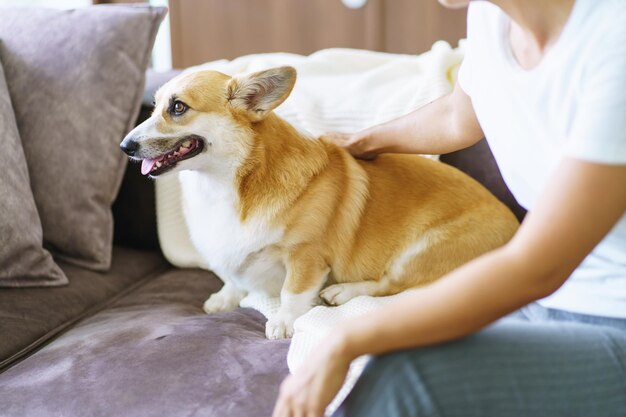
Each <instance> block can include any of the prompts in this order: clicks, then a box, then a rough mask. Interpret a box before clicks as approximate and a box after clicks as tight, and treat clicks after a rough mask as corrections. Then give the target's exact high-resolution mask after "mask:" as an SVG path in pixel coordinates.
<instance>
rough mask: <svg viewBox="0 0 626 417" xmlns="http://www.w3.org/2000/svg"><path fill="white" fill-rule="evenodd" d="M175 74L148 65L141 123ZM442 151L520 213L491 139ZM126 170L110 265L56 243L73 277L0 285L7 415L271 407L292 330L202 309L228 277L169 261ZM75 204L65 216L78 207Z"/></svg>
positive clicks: (1, 386)
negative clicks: (279, 335) (86, 260)
mask: <svg viewBox="0 0 626 417" xmlns="http://www.w3.org/2000/svg"><path fill="white" fill-rule="evenodd" d="M2 37H3V35H2V30H1V28H0V40H1V39H2ZM0 52H2V50H1V49H0ZM0 58H2V54H1V53H0ZM176 74H177V72H176V71H172V72H168V73H161V74H157V73H153V72H148V73H147V79H146V81H145V88H142V91H141V92H142V96H143V100H142V99H141V97H139V99H138V101H137V102H136V103H135V104H134V105H133V106H132V108H130V109H128V110H127V113H128V117H132V118H133V119H135V122H134V124H138V123H140V122H142V121H143V120H145V119H146V118H147V117H148V116H149V114H150V112H151V101H152V99H151V96H152V94H153V93H154V91H155V89H156V88H157V87H158V86H159V85H161V84H162V83H164V82H165V81H167V80H168V79H170V78H171V77H173V76H175V75H176ZM141 85H143V80H142V82H141ZM9 87H10V86H9ZM12 97H14V95H12ZM16 113H17V112H16ZM137 113H138V117H136V118H135V115H137ZM18 116H19V114H18ZM24 131H25V129H23V125H20V133H22V132H24ZM122 137H123V134H120V135H119V138H118V141H121V139H122ZM27 156H28V153H27ZM440 159H441V161H442V162H443V163H447V164H450V165H453V166H455V167H457V168H459V169H460V170H462V171H464V172H466V173H468V174H469V175H471V176H472V177H474V178H475V179H477V180H478V181H479V182H481V183H482V184H484V185H485V186H486V187H487V188H488V189H490V190H491V191H492V192H493V193H494V194H495V195H496V196H497V197H498V198H500V199H501V200H502V201H503V202H505V203H506V204H507V205H508V206H509V207H510V208H511V209H512V211H513V212H514V213H515V214H516V215H517V216H518V218H519V219H520V220H521V219H522V218H523V216H524V214H525V213H524V210H523V208H521V207H520V206H519V205H517V203H516V202H515V200H514V198H513V197H512V195H511V194H510V192H509V191H508V189H507V188H506V185H505V184H504V182H503V180H502V178H501V176H500V174H499V171H498V168H497V165H496V163H495V161H494V159H493V156H492V155H491V153H490V151H489V148H488V145H487V143H486V142H485V141H484V140H483V141H481V142H479V143H477V144H476V145H474V146H472V147H469V148H467V149H464V150H461V151H458V152H454V153H451V154H447V155H442V156H441V158H440ZM118 169H119V171H120V172H114V173H111V175H118V174H119V175H120V178H121V185H120V186H119V187H117V189H116V193H115V198H114V201H113V202H112V206H111V207H110V209H111V213H112V224H113V238H112V247H111V248H110V260H109V263H108V266H107V267H105V268H94V267H93V266H84V265H79V264H78V263H77V262H75V261H73V260H71V259H69V258H66V257H63V256H58V255H57V254H56V252H55V250H54V247H53V246H49V247H50V252H51V253H52V255H53V257H54V261H55V263H56V265H57V266H58V267H59V268H60V270H61V271H62V273H63V274H64V276H65V277H67V284H65V285H60V286H44V287H42V286H22V287H13V288H11V287H2V288H0V416H2V417H5V416H6V417H17V416H168V417H169V416H241V417H247V416H250V417H263V416H270V415H271V412H272V408H273V404H274V401H275V399H276V395H277V393H278V387H279V384H280V382H281V381H282V380H283V378H284V377H285V376H286V375H287V374H288V368H287V362H286V356H287V351H288V348H289V340H268V339H266V337H265V332H264V330H265V318H264V316H263V315H261V314H260V313H259V312H257V311H255V310H252V309H246V308H240V309H237V310H234V311H230V312H223V313H216V314H211V315H207V314H206V313H204V312H203V310H202V304H203V302H204V300H205V299H206V298H208V296H209V295H210V294H211V293H213V292H216V291H218V290H219V289H220V287H221V285H222V282H221V281H220V280H219V278H218V277H217V276H215V275H214V274H213V273H211V272H209V271H205V270H199V269H181V268H176V267H174V266H172V265H170V264H169V263H168V262H167V261H166V260H165V258H164V256H163V254H162V253H161V250H160V244H159V239H158V234H157V221H156V210H155V191H154V184H153V183H152V182H151V181H149V180H147V179H146V178H145V177H142V176H141V175H140V173H139V169H138V167H137V166H136V165H133V164H130V165H126V164H122V165H121V166H120V167H119V168H118ZM63 174H64V175H65V174H67V172H65V173H63ZM74 174H75V175H76V176H80V173H79V172H76V173H74ZM31 180H34V179H33V178H31ZM52 180H54V178H52ZM69 207H70V209H69V211H67V209H66V212H65V214H66V216H67V217H68V218H70V219H76V218H80V217H81V216H82V215H81V214H80V213H79V212H78V211H77V212H74V211H73V208H72V206H71V205H70V206H69ZM76 210H78V208H77V209H76ZM40 213H42V210H40ZM4 215H5V214H4V213H0V216H4ZM44 226H45V224H44ZM43 235H44V241H45V236H46V227H44V234H43ZM0 239H6V236H4V237H0ZM4 243H6V244H8V246H10V245H11V241H5V242H4Z"/></svg>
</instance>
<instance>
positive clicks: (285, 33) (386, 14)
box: [169, 0, 465, 68]
mask: <svg viewBox="0 0 626 417" xmlns="http://www.w3.org/2000/svg"><path fill="white" fill-rule="evenodd" d="M169 5H170V24H171V40H172V63H173V66H174V67H177V68H183V67H187V66H189V65H195V64H199V63H202V62H206V61H210V60H215V59H221V58H226V59H232V58H235V57H237V56H240V55H245V54H251V53H261V52H293V53H300V54H309V53H312V52H314V51H316V50H319V49H322V48H330V47H348V48H364V49H371V50H377V51H388V52H398V53H417V52H422V51H424V50H426V49H428V48H429V47H430V45H432V43H433V42H434V41H435V40H437V39H445V40H448V41H450V42H451V43H453V44H456V41H457V40H458V39H459V38H460V37H462V36H464V33H465V13H464V12H463V11H461V12H458V11H456V12H451V11H448V10H446V9H444V8H442V7H441V6H439V4H438V3H437V1H436V0H369V1H368V2H367V4H366V5H365V6H364V7H363V8H360V9H349V8H347V7H345V6H344V5H343V4H342V3H341V1H340V0H170V2H169Z"/></svg>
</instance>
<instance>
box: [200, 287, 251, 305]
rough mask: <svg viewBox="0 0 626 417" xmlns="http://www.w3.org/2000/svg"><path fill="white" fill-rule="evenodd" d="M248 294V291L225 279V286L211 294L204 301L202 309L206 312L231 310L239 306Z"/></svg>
mask: <svg viewBox="0 0 626 417" xmlns="http://www.w3.org/2000/svg"><path fill="white" fill-rule="evenodd" d="M245 296H246V292H245V291H244V290H242V289H239V288H237V287H236V286H235V285H234V284H232V283H230V282H228V281H225V282H224V286H223V287H222V288H221V289H220V290H219V291H218V292H216V293H214V294H211V296H210V297H209V299H208V300H206V301H205V302H204V305H203V306H202V309H203V310H204V311H205V313H217V312H218V311H229V310H233V309H235V308H237V307H239V302H240V301H241V300H242V299H243V297H245Z"/></svg>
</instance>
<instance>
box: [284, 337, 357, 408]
mask: <svg viewBox="0 0 626 417" xmlns="http://www.w3.org/2000/svg"><path fill="white" fill-rule="evenodd" d="M342 346H343V344H342V342H341V338H333V341H331V342H330V343H327V344H323V345H321V346H319V347H318V349H316V350H314V352H315V353H314V354H313V356H312V357H311V358H310V359H309V360H307V362H306V363H304V364H303V365H302V366H301V367H300V368H299V369H298V370H297V371H296V372H295V373H294V374H292V375H289V376H288V377H287V378H285V380H284V381H283V383H282V384H281V386H280V393H279V394H278V400H277V401H276V406H275V407H274V414H273V415H272V416H273V417H322V416H323V415H324V410H325V409H326V406H328V404H329V403H330V402H331V401H332V399H333V398H334V397H335V395H336V394H337V392H338V391H339V389H340V388H341V386H342V385H343V381H344V379H345V378H346V374H347V373H348V368H349V366H350V362H351V360H352V358H351V357H350V355H348V354H347V353H346V350H345V349H344V348H343V347H342Z"/></svg>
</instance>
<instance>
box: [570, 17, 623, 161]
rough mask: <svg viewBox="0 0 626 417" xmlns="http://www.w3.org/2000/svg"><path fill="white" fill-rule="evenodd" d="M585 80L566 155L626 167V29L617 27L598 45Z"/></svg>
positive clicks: (584, 77)
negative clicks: (624, 165) (625, 165)
mask: <svg viewBox="0 0 626 417" xmlns="http://www.w3.org/2000/svg"><path fill="white" fill-rule="evenodd" d="M598 44H601V45H602V47H601V48H597V49H598V50H597V52H595V53H594V54H593V55H594V56H595V57H596V58H597V59H594V60H593V62H590V64H589V66H588V68H587V69H586V70H585V72H584V73H583V75H582V77H581V89H580V93H579V103H578V110H577V112H576V115H575V118H574V122H573V124H572V128H571V131H570V132H571V133H570V136H569V139H568V143H567V145H566V149H565V155H566V156H569V157H573V158H576V159H581V160H586V161H590V162H598V163H606V164H626V30H624V28H623V27H619V28H617V27H616V30H614V31H612V32H611V36H609V37H606V38H604V39H602V40H601V41H599V42H598Z"/></svg>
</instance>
